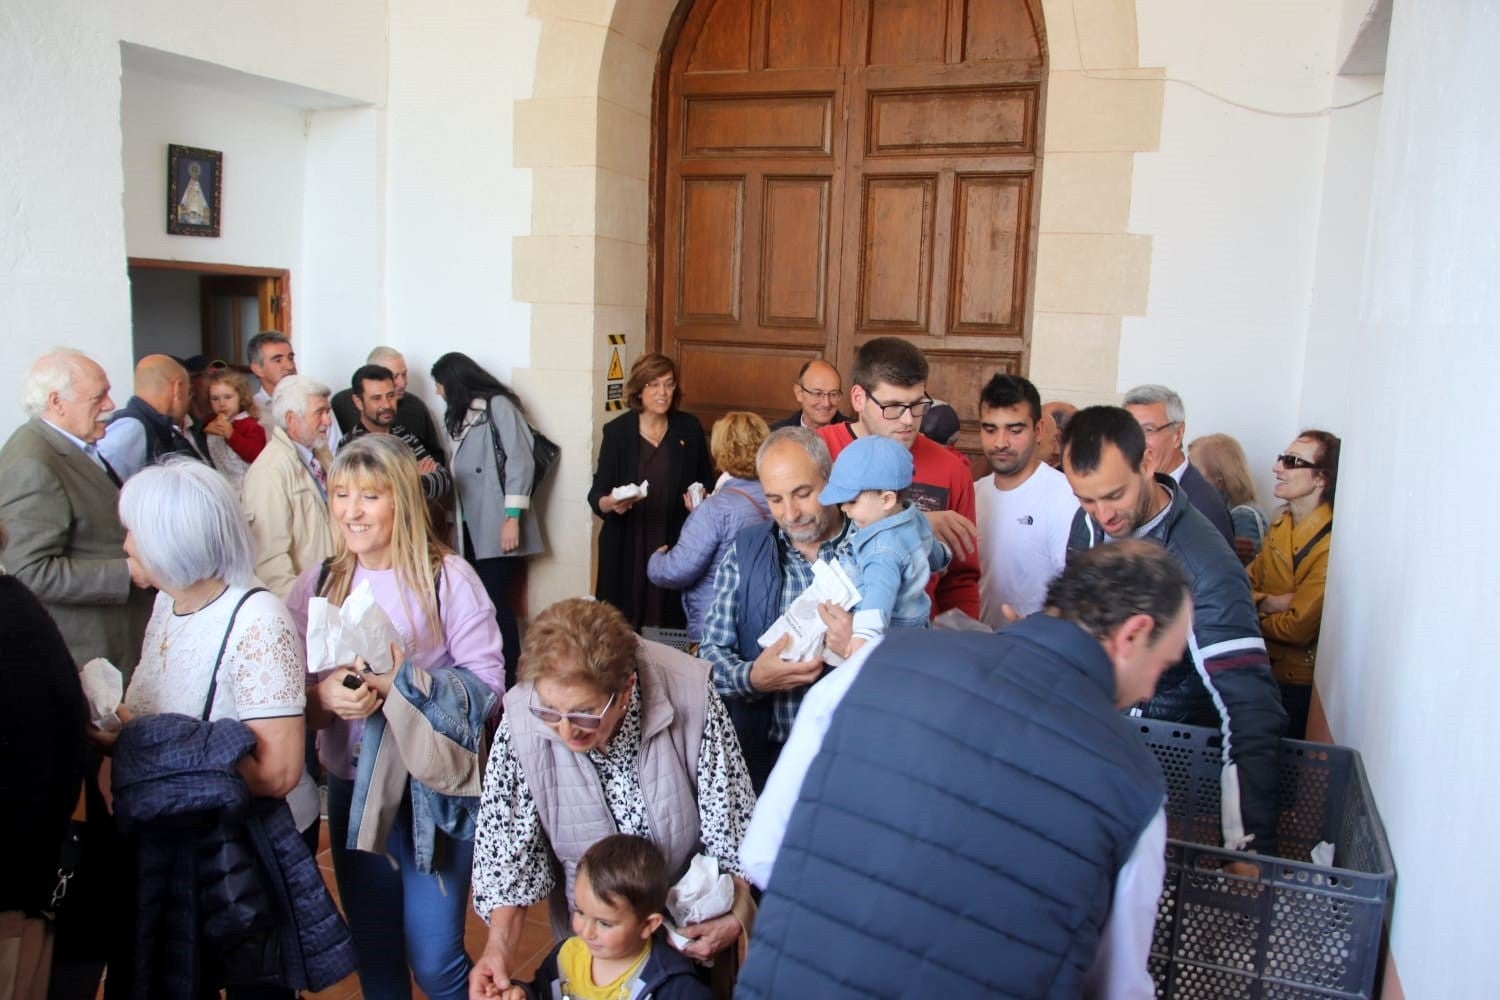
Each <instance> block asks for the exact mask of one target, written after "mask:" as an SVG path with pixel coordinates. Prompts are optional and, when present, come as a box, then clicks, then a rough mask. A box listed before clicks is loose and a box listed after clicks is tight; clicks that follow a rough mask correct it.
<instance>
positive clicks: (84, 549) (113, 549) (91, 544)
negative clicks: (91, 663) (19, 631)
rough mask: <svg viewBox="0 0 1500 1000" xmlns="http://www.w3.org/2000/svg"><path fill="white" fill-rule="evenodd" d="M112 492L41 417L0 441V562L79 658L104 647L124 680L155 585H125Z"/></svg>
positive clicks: (77, 450) (90, 464) (126, 576)
mask: <svg viewBox="0 0 1500 1000" xmlns="http://www.w3.org/2000/svg"><path fill="white" fill-rule="evenodd" d="M119 498H120V490H119V488H118V487H117V486H115V484H114V483H113V482H112V481H111V480H110V478H109V476H107V475H105V473H104V470H103V469H101V468H100V467H99V466H98V465H96V464H94V462H93V460H92V459H90V458H89V457H88V456H87V455H85V454H84V453H83V451H82V450H81V449H80V448H79V447H78V446H77V445H76V444H74V443H73V442H72V441H70V440H68V438H67V437H66V436H65V435H63V434H62V433H61V432H59V431H58V430H56V429H55V428H53V427H52V426H50V425H49V424H47V423H46V422H45V421H43V420H39V419H35V418H33V419H32V420H30V421H28V422H26V423H25V424H22V425H21V426H20V427H18V428H16V431H15V433H14V434H12V435H11V436H10V440H9V441H7V442H6V443H5V447H4V448H3V449H0V523H3V524H4V525H5V531H6V534H7V535H9V541H8V542H7V544H6V546H5V551H4V554H3V556H0V558H3V561H4V563H5V569H6V571H7V572H9V573H12V574H14V575H15V577H16V578H17V579H18V580H20V581H21V582H22V583H24V584H25V585H26V586H27V587H29V588H30V589H31V592H32V593H34V594H35V595H36V596H37V598H38V599H39V600H40V601H41V602H42V604H43V606H45V607H46V609H47V613H48V614H50V615H51V616H52V618H53V620H54V621H56V622H57V627H58V629H59V630H61V632H62V634H63V639H64V640H66V641H67V644H68V651H69V652H71V653H72V654H73V658H74V659H75V660H77V661H78V663H80V664H82V663H84V662H86V661H88V660H91V659H93V658H94V657H96V656H103V657H105V658H106V659H108V660H109V661H110V662H111V663H113V664H114V665H115V666H117V667H119V668H120V669H121V670H122V671H124V672H125V675H126V678H127V680H128V678H129V676H130V671H131V670H133V669H134V668H135V664H136V661H137V660H139V659H140V655H141V638H142V636H144V635H145V632H146V621H147V619H148V618H150V616H151V603H152V600H153V592H151V591H145V590H140V589H138V588H135V587H132V586H131V585H130V570H129V568H128V567H127V566H126V563H125V549H124V545H125V529H124V528H123V527H122V526H121V525H120V517H119V514H118V513H117V512H116V504H117V503H118V502H119Z"/></svg>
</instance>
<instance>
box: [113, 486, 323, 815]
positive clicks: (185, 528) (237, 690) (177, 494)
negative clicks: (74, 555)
mask: <svg viewBox="0 0 1500 1000" xmlns="http://www.w3.org/2000/svg"><path fill="white" fill-rule="evenodd" d="M120 521H121V523H122V524H124V526H125V531H126V535H125V553H126V555H127V556H129V558H130V560H131V561H132V563H134V565H133V566H132V567H131V568H132V574H133V575H136V574H138V575H140V576H143V577H144V578H145V579H146V580H148V581H149V582H150V583H151V585H152V586H154V587H156V588H157V591H158V593H157V595H156V605H155V607H154V608H153V609H152V612H151V621H150V622H149V623H148V624H147V625H146V638H145V641H144V642H143V643H142V646H141V660H140V663H139V664H138V665H137V666H136V668H135V673H134V674H133V675H132V676H131V678H130V688H129V690H127V691H126V692H125V708H126V709H127V710H128V711H129V713H130V714H131V715H132V716H140V715H156V714H159V713H162V712H176V713H179V714H182V715H190V716H194V717H199V716H201V715H202V714H203V708H204V704H205V702H208V698H209V693H210V691H212V701H211V702H208V705H209V712H208V720H209V721H217V720H219V719H238V720H239V721H241V722H243V723H245V725H246V726H248V727H249V729H250V731H251V732H253V733H254V734H255V739H256V746H255V750H254V752H253V753H251V754H250V755H249V756H248V757H246V758H245V759H244V760H243V761H242V762H241V764H240V773H241V775H243V777H244V778H245V781H246V783H247V784H248V785H249V786H250V790H251V791H252V792H253V793H255V794H256V795H259V796H269V797H274V798H283V797H284V798H286V800H287V804H288V805H289V806H290V807H291V809H292V817H293V819H295V820H296V822H297V829H299V830H304V831H305V830H306V829H307V828H308V827H310V826H311V825H312V824H313V822H314V821H315V820H317V818H318V795H317V789H316V788H315V786H314V785H313V783H312V781H311V780H310V779H309V778H308V777H307V776H306V774H304V772H303V766H302V760H303V732H304V729H303V707H304V705H305V703H306V698H307V692H306V682H305V681H304V679H303V676H304V674H305V673H306V670H307V667H306V660H305V659H304V657H303V652H302V643H301V641H300V640H299V638H298V636H297V630H296V626H295V625H294V624H293V623H292V618H291V615H289V614H287V610H286V606H285V605H283V604H282V603H281V601H280V600H279V599H278V598H277V597H276V595H275V594H272V593H270V592H269V591H266V590H256V583H255V575H254V570H253V567H254V558H255V557H254V545H253V543H252V542H251V540H250V531H249V529H248V527H247V526H246V524H245V518H244V515H243V514H241V513H240V508H239V503H238V502H237V501H236V500H235V497H234V494H233V492H232V491H231V490H230V488H229V484H228V483H227V482H225V481H224V478H223V477H222V476H220V475H218V474H217V473H216V472H214V471H213V470H212V469H210V468H209V467H208V466H206V465H203V464H202V463H199V462H192V461H183V460H178V461H170V462H167V463H164V464H162V465H156V466H152V467H150V468H147V469H143V470H142V471H141V472H139V473H137V474H136V475H134V476H132V477H131V478H130V481H129V482H128V483H126V484H125V488H124V489H123V490H122V491H121V492H120ZM252 590H255V591H256V592H254V593H252V592H251V591H252ZM220 647H222V649H223V652H222V654H221V653H220Z"/></svg>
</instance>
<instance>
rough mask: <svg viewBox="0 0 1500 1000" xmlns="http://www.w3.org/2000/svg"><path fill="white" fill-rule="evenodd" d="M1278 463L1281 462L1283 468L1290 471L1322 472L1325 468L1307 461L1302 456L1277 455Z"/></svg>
mask: <svg viewBox="0 0 1500 1000" xmlns="http://www.w3.org/2000/svg"><path fill="white" fill-rule="evenodd" d="M1276 461H1278V462H1280V463H1281V464H1282V466H1283V467H1285V468H1288V469H1318V470H1321V469H1322V468H1323V467H1322V466H1321V465H1319V464H1318V463H1317V462H1309V461H1308V460H1307V459H1305V458H1303V457H1302V456H1301V455H1277V456H1276Z"/></svg>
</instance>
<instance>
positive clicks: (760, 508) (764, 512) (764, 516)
mask: <svg viewBox="0 0 1500 1000" xmlns="http://www.w3.org/2000/svg"><path fill="white" fill-rule="evenodd" d="M724 490H725V491H726V492H728V493H738V494H739V495H740V496H742V497H744V498H745V500H746V501H747V502H748V503H749V504H750V506H752V507H754V508H755V512H756V513H757V514H759V515H760V519H761V520H762V521H769V520H770V519H771V511H770V510H769V509H768V508H766V507H765V506H764V505H763V504H761V503H759V502H758V501H757V500H756V499H755V498H754V497H753V496H751V495H750V494H748V493H746V492H745V491H744V490H742V489H740V488H739V487H738V486H726V487H724Z"/></svg>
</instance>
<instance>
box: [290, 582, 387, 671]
mask: <svg viewBox="0 0 1500 1000" xmlns="http://www.w3.org/2000/svg"><path fill="white" fill-rule="evenodd" d="M391 643H395V644H396V645H397V646H401V645H403V642H402V639H401V633H400V632H397V631H396V626H394V625H392V624H391V619H390V616H389V615H387V614H386V613H385V609H384V608H382V607H381V606H380V605H379V604H376V603H375V592H374V591H373V590H372V589H371V588H370V581H368V580H365V581H363V582H361V583H360V585H359V586H357V587H355V588H354V592H353V593H351V594H350V595H349V596H348V597H347V598H345V599H344V604H343V607H335V606H334V605H333V604H332V603H330V602H329V600H328V599H327V598H326V597H314V598H313V599H312V600H310V601H308V602H307V670H308V673H314V674H315V673H318V672H319V671H323V670H332V669H334V668H335V667H340V666H346V665H348V664H351V663H353V662H354V658H355V657H356V656H359V657H362V658H363V659H364V661H365V663H366V665H368V666H369V668H370V670H371V671H373V672H374V673H377V674H384V673H389V672H390V671H392V670H394V669H396V667H397V666H399V664H397V663H396V662H394V661H393V659H392V657H391Z"/></svg>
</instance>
